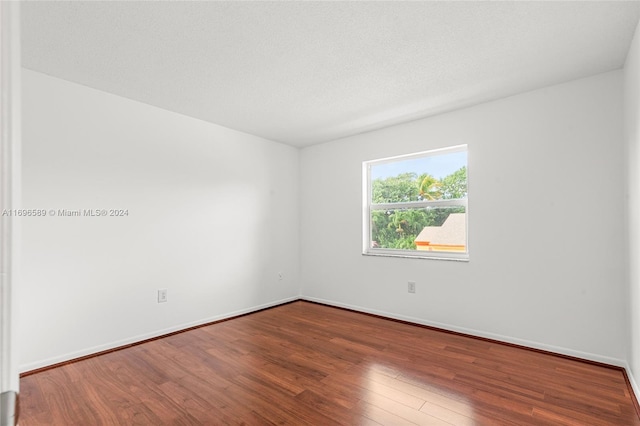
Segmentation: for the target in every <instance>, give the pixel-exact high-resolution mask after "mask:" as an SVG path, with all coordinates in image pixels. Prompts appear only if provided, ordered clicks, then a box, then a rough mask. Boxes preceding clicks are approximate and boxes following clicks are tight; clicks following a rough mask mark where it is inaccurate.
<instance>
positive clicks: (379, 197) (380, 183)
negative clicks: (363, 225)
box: [371, 167, 467, 250]
mask: <svg viewBox="0 0 640 426" xmlns="http://www.w3.org/2000/svg"><path fill="white" fill-rule="evenodd" d="M372 191H373V192H372V202H373V203H374V204H380V203H402V202H410V201H421V200H429V201H433V200H444V199H457V198H465V197H466V196H467V168H466V167H461V168H460V169H458V170H456V171H455V172H453V173H452V174H450V175H448V176H446V177H444V178H442V179H436V178H434V177H433V176H431V175H429V174H426V173H424V174H421V175H418V174H417V173H402V174H399V175H397V176H393V177H388V178H386V179H375V180H374V181H373V182H372ZM464 212H465V208H464V207H462V206H461V207H439V208H425V207H419V208H411V209H389V210H374V211H372V212H371V231H372V238H371V241H372V245H373V246H374V247H379V248H392V249H404V250H415V249H416V245H415V239H416V237H417V236H418V234H419V233H420V231H422V229H423V228H424V227H425V226H441V225H442V224H443V223H444V221H445V220H446V219H447V217H449V215H450V214H451V213H464Z"/></svg>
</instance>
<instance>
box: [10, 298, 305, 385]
mask: <svg viewBox="0 0 640 426" xmlns="http://www.w3.org/2000/svg"><path fill="white" fill-rule="evenodd" d="M296 300H300V296H292V297H288V298H285V299H280V300H276V301H273V302H268V303H264V304H262V305H257V306H253V307H250V308H245V309H240V310H237V311H233V312H228V313H225V314H220V315H214V316H212V317H208V318H203V319H200V320H197V321H192V322H188V323H184V324H181V325H178V326H175V327H169V328H165V329H163V330H157V331H154V332H151V333H145V334H140V335H137V336H133V337H130V338H127V339H122V340H118V341H115V342H111V343H106V344H103V345H98V346H93V347H91V348H86V349H82V350H79V351H75V352H69V353H67V354H64V355H59V356H55V357H52V358H47V359H43V360H40V361H34V362H31V363H29V364H24V365H21V366H20V373H25V372H28V371H32V370H36V369H39V368H44V367H48V366H50V365H55V364H59V363H61V362H66V361H71V360H74V359H77V358H81V357H84V356H87V355H92V354H97V353H99V352H104V351H108V350H111V349H116V348H119V347H122V346H128V345H131V344H135V343H139V342H143V341H145V340H148V339H153V338H156V337H161V336H164V335H167V334H170V333H175V332H177V331H182V330H186V329H188V328H191V327H197V326H200V325H205V324H208V323H212V322H216V321H221V320H225V319H229V318H233V317H237V316H239V315H245V314H250V313H252V312H256V311H260V310H262V309H266V308H271V307H274V306H278V305H282V304H284V303H289V302H294V301H296Z"/></svg>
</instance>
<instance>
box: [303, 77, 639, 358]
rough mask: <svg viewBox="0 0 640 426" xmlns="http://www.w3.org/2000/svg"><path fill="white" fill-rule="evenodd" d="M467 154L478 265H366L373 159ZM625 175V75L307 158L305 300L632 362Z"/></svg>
mask: <svg viewBox="0 0 640 426" xmlns="http://www.w3.org/2000/svg"><path fill="white" fill-rule="evenodd" d="M463 143H466V144H468V145H469V194H470V195H469V249H470V262H468V263H459V262H452V261H435V260H422V259H420V260H417V259H400V258H383V257H368V256H363V255H361V245H362V244H361V241H362V239H361V238H362V237H361V232H362V231H361V229H362V219H361V200H362V195H361V179H362V176H361V162H362V161H364V160H371V159H376V158H382V157H388V156H393V155H399V154H405V153H411V152H416V151H423V150H428V149H432V148H439V147H446V146H451V145H458V144H463ZM624 169H625V167H624V148H623V137H622V72H621V71H616V72H611V73H606V74H602V75H597V76H594V77H590V78H586V79H582V80H578V81H573V82H569V83H566V84H562V85H558V86H553V87H549V88H545V89H542V90H537V91H534V92H529V93H525V94H521V95H517V96H513V97H510V98H506V99H502V100H499V101H495V102H491V103H486V104H482V105H478V106H475V107H471V108H467V109H463V110H458V111H455V112H451V113H447V114H443V115H439V116H435V117H431V118H428V119H423V120H420V121H415V122H412V123H408V124H404V125H398V126H394V127H390V128H387V129H383V130H379V131H375V132H371V133H366V134H361V135H358V136H354V137H350V138H346V139H343V140H339V141H334V142H330V143H326V144H322V145H316V146H312V147H309V148H305V149H304V150H302V152H301V165H300V170H301V181H300V184H301V188H305V190H303V191H301V230H302V231H301V232H302V234H301V279H302V295H303V297H305V298H307V299H311V300H318V301H324V302H328V303H331V304H335V305H340V306H347V307H352V308H355V309H359V310H362V311H368V312H374V313H380V314H383V315H387V316H391V317H396V318H402V319H408V320H411V321H416V322H420V323H425V324H433V325H437V326H441V327H444V328H448V329H453V330H460V331H465V332H471V333H473V334H476V335H480V336H488V337H494V338H498V339H501V340H505V341H510V342H516V343H522V344H526V345H529V346H532V347H538V348H543V349H549V350H553V351H556V352H561V353H565V354H569V355H575V356H580V357H583V358H588V359H593V360H598V361H603V362H608V363H612V364H618V365H624V360H625V358H626V353H625V339H626V337H627V335H626V325H625V321H626V312H627V310H626V301H625V295H626V284H625V276H626V274H625V271H624V267H625V265H626V261H625V247H624V241H625V231H626V226H625V223H624V219H625V213H624V208H625V201H624V188H625V173H624ZM409 280H412V281H416V282H417V292H416V294H408V293H407V281H409Z"/></svg>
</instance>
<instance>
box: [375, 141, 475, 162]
mask: <svg viewBox="0 0 640 426" xmlns="http://www.w3.org/2000/svg"><path fill="white" fill-rule="evenodd" d="M467 149H468V147H467V145H466V144H460V145H454V146H448V147H447V146H445V147H442V148H436V149H430V150H428V151H420V152H412V153H409V154H402V155H396V156H393V157H385V158H379V159H375V160H367V161H365V163H366V164H368V165H377V164H385V163H395V162H396V161H398V160H408V159H410V158H412V157H416V158H417V157H430V156H432V155H441V154H444V153H454V152H465V151H467Z"/></svg>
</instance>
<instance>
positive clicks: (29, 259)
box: [19, 70, 299, 371]
mask: <svg viewBox="0 0 640 426" xmlns="http://www.w3.org/2000/svg"><path fill="white" fill-rule="evenodd" d="M23 87H24V93H23V96H24V100H23V105H24V108H23V110H24V117H23V127H24V141H23V144H24V146H23V150H24V152H23V205H24V206H25V207H26V208H38V209H47V210H49V209H55V210H57V209H103V208H104V209H112V208H121V209H128V210H129V216H128V217H106V218H104V217H44V218H30V219H25V220H23V224H22V225H23V243H22V250H23V271H24V277H23V279H24V283H23V285H22V288H21V299H20V301H21V304H20V330H19V336H20V338H21V342H20V343H21V363H20V364H21V370H22V371H25V370H29V369H33V368H37V367H40V366H43V365H48V364H51V363H54V362H59V361H63V360H66V359H69V358H73V357H77V356H80V355H84V354H87V353H92V352H95V351H98V350H102V349H107V348H111V347H114V346H118V345H121V344H124V343H128V342H132V341H136V340H140V339H142V338H145V337H151V336H155V335H158V334H162V333H164V332H168V331H172V330H176V329H179V328H183V327H185V326H188V325H194V324H198V323H202V322H206V321H209V320H214V319H218V318H222V317H226V316H230V315H232V314H234V313H240V312H246V311H250V310H253V309H256V308H258V307H263V306H266V305H270V304H273V303H276V302H280V301H285V300H289V299H291V298H297V297H298V295H299V279H298V269H299V259H298V241H299V240H298V235H299V233H298V223H299V221H298V165H299V158H298V157H299V152H298V150H297V149H294V148H291V147H288V146H285V145H282V144H278V143H274V142H270V141H267V140H264V139H261V138H258V137H255V136H251V135H247V134H244V133H240V132H236V131H233V130H229V129H226V128H224V127H221V126H217V125H213V124H210V123H206V122H203V121H199V120H195V119H192V118H189V117H186V116H182V115H179V114H175V113H172V112H168V111H165V110H162V109H159V108H155V107H152V106H149V105H145V104H141V103H138V102H134V101H131V100H128V99H124V98H121V97H117V96H113V95H110V94H107V93H104V92H100V91H97V90H93V89H89V88H87V87H84V86H80V85H76V84H72V83H69V82H66V81H63V80H59V79H55V78H52V77H49V76H46V75H43V74H39V73H36V72H33V71H29V70H24V72H23ZM279 271H282V272H283V274H284V276H283V279H282V280H281V281H280V280H279V279H278V272H279ZM159 288H166V289H168V302H167V303H164V304H158V303H156V290H157V289H159Z"/></svg>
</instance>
